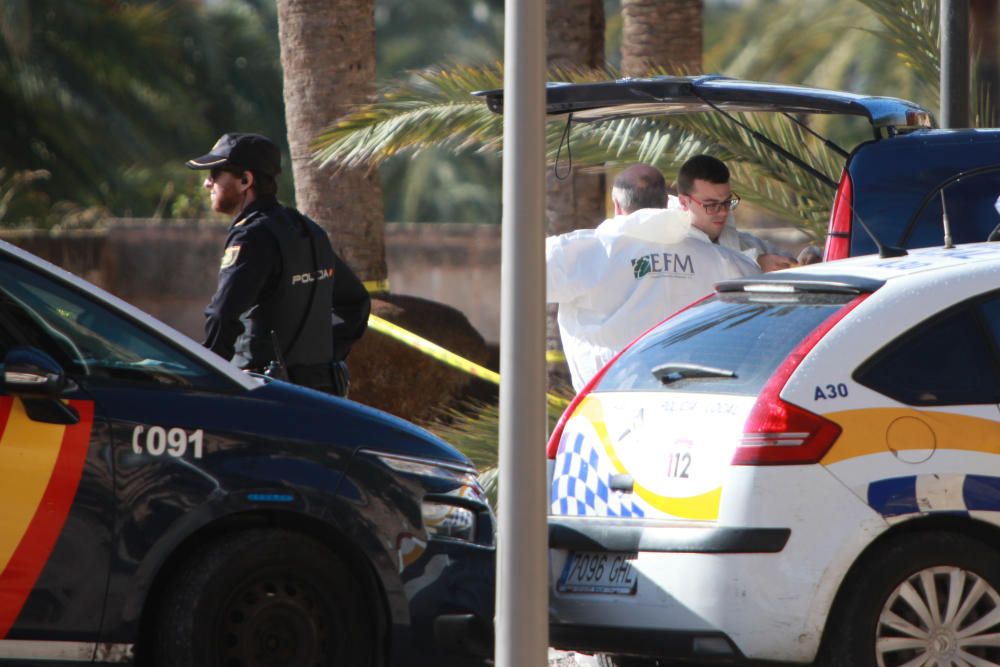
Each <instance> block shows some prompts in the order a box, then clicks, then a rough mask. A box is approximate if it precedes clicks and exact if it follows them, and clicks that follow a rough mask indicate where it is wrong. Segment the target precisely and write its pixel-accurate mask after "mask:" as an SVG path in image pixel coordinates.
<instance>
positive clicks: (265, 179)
mask: <svg viewBox="0 0 1000 667" xmlns="http://www.w3.org/2000/svg"><path fill="white" fill-rule="evenodd" d="M250 173H252V174H253V190H254V194H255V195H256V196H257V197H277V196H278V181H277V180H275V178H274V176H272V175H271V174H265V173H262V172H257V171H251V172H250Z"/></svg>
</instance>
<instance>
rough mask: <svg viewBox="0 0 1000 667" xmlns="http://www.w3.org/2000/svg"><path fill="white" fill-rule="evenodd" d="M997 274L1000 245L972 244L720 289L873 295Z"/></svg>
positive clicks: (851, 261)
mask: <svg viewBox="0 0 1000 667" xmlns="http://www.w3.org/2000/svg"><path fill="white" fill-rule="evenodd" d="M994 270H1000V243H996V242H994V243H985V242H984V243H969V244H964V245H958V246H955V247H953V248H944V247H933V248H918V249H914V250H910V251H909V254H907V255H904V256H902V257H879V256H878V255H865V256H862V257H850V258H848V259H841V260H836V261H831V262H821V263H819V264H810V265H808V266H800V267H796V268H792V269H785V270H784V271H775V272H773V273H768V274H764V275H761V276H757V277H754V278H745V279H742V280H733V281H727V282H724V283H719V284H718V285H716V289H717V290H719V291H743V290H744V289H747V290H752V291H756V290H757V289H762V290H765V289H768V288H771V289H778V285H782V284H785V285H800V286H803V287H806V288H809V289H815V290H817V291H823V290H824V288H827V287H829V288H837V289H842V290H843V291H855V292H871V291H874V290H876V289H878V288H879V287H881V286H882V285H884V284H885V283H886V282H888V281H893V280H899V279H902V278H906V277H916V276H918V275H923V274H926V273H930V272H941V273H942V274H954V273H960V274H964V273H978V272H988V271H994ZM942 277H943V276H942Z"/></svg>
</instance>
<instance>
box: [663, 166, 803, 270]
mask: <svg viewBox="0 0 1000 667" xmlns="http://www.w3.org/2000/svg"><path fill="white" fill-rule="evenodd" d="M677 192H678V197H677V200H679V201H677V200H674V198H673V197H671V201H670V204H669V206H668V208H676V206H677V204H679V205H680V208H681V209H683V210H685V211H690V212H691V225H692V226H693V227H695V228H696V229H698V230H700V231H702V232H704V234H705V235H706V236H707V237H708V240H710V241H711V242H712V243H717V244H719V245H721V246H724V247H726V248H731V249H733V250H738V251H740V252H742V253H744V254H745V255H747V256H748V257H750V258H751V259H753V260H755V261H756V262H757V263H758V264H759V265H760V268H761V270H763V271H777V270H778V269H787V268H788V267H791V266H795V265H796V262H795V260H793V259H791V258H789V257H786V256H784V255H783V254H781V252H780V251H779V250H778V249H777V248H776V247H775V246H773V245H772V244H770V243H768V242H767V241H765V240H764V239H759V238H757V237H756V236H754V235H753V234H750V233H748V232H741V231H738V230H737V229H736V227H735V225H734V224H733V221H732V215H731V213H732V210H733V209H735V208H736V207H737V206H738V205H739V203H740V196H739V195H737V194H734V193H733V189H732V187H730V185H729V168H728V167H726V165H725V164H724V163H723V162H722V161H721V160H718V159H716V158H714V157H712V156H710V155H696V156H695V157H693V158H691V159H690V160H688V161H687V162H685V163H684V164H683V165H681V168H680V171H678V172H677Z"/></svg>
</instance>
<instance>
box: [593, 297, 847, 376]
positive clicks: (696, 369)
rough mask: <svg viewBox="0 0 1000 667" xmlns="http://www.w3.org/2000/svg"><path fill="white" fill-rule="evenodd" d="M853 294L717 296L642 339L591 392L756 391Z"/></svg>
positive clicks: (619, 359) (665, 323)
mask: <svg viewBox="0 0 1000 667" xmlns="http://www.w3.org/2000/svg"><path fill="white" fill-rule="evenodd" d="M852 298H854V296H853V295H851V294H826V293H801V294H751V293H744V292H740V293H724V294H718V295H716V296H713V297H712V298H710V299H707V300H706V301H703V302H702V303H699V304H698V305H696V306H694V307H692V308H690V309H688V310H686V311H684V312H682V313H680V314H679V315H677V316H675V317H673V318H672V319H669V320H667V321H666V322H664V323H663V324H661V325H659V326H658V327H657V328H656V329H654V330H653V331H651V332H650V333H648V334H647V335H646V336H644V337H643V338H642V339H641V340H640V341H638V342H637V343H636V344H635V345H633V346H632V347H631V348H629V349H628V350H627V351H626V352H625V353H624V354H622V356H621V357H619V358H618V360H617V362H615V364H614V365H613V366H612V367H611V368H609V369H608V371H607V373H605V375H604V377H603V378H602V379H601V382H600V383H599V385H598V386H597V388H596V390H597V391H603V392H609V391H666V392H670V391H682V392H686V393H691V392H695V393H713V394H741V395H756V394H758V393H759V392H760V390H761V388H762V387H763V386H764V384H765V383H766V382H767V380H768V378H770V376H771V374H772V373H773V372H774V370H775V369H776V368H777V367H778V365H779V364H780V363H781V362H782V361H783V360H784V359H785V357H786V356H788V354H789V353H790V352H791V351H792V350H793V349H794V348H795V346H796V345H797V344H798V343H800V342H801V341H802V339H803V338H805V337H806V336H807V335H809V333H810V332H811V331H812V330H813V329H815V328H816V327H817V326H819V324H820V323H821V322H823V321H824V320H825V319H826V318H827V317H829V316H830V315H832V314H833V313H834V312H835V311H836V310H837V309H838V308H840V307H841V306H843V305H844V304H846V303H848V302H849V301H850V300H851V299H852Z"/></svg>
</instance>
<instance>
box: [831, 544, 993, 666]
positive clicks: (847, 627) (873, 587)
mask: <svg viewBox="0 0 1000 667" xmlns="http://www.w3.org/2000/svg"><path fill="white" fill-rule="evenodd" d="M846 585H847V586H849V587H850V588H848V589H845V591H844V592H845V594H846V596H847V597H846V598H845V599H844V601H843V603H842V604H838V606H837V610H836V611H835V613H836V614H837V616H836V617H835V618H833V619H831V625H830V627H829V629H828V631H827V636H825V637H824V641H823V650H822V656H821V659H820V662H819V664H821V665H824V666H827V667H834V666H836V667H843V666H844V665H851V666H852V667H900V666H901V665H905V664H907V663H908V662H910V661H911V660H915V659H916V658H918V657H920V656H925V657H927V658H932V657H937V658H939V659H940V660H941V662H940V663H936V662H934V660H933V659H930V660H929V661H928V662H927V663H926V664H928V665H934V664H949V665H950V664H956V665H961V664H976V665H992V664H997V665H1000V642H996V641H993V640H992V639H990V638H988V637H986V635H996V634H997V633H1000V618H998V619H997V621H995V622H990V621H984V623H986V626H985V627H982V628H977V629H975V630H974V631H973V632H972V633H971V636H959V633H961V632H962V631H963V630H966V631H967V630H968V629H970V628H971V627H972V625H973V623H975V622H976V621H977V620H980V621H981V619H983V618H985V617H986V615H987V614H990V613H997V615H998V616H1000V553H998V552H997V551H996V550H995V549H992V548H990V547H988V546H986V545H985V544H983V543H982V542H979V541H978V540H974V539H971V538H968V537H965V536H963V535H958V534H952V533H923V534H911V535H903V536H900V537H899V538H897V539H895V540H894V541H893V542H892V543H891V544H889V545H887V546H886V547H885V548H883V549H881V550H880V551H879V552H878V553H877V554H876V555H875V557H873V558H868V559H866V561H865V563H864V564H863V565H862V567H861V569H860V570H859V571H857V572H856V573H855V574H854V575H853V577H852V580H851V581H848V582H846ZM920 601H923V602H920ZM935 601H936V604H935ZM965 605H968V609H966V607H965ZM921 607H922V609H921ZM935 608H936V609H935ZM963 611H964V613H960V612H963ZM897 619H898V620H897ZM976 643H985V644H987V645H982V646H977V645H975V644H976ZM989 644H992V645H989ZM961 651H966V652H968V653H970V654H971V655H973V656H975V657H976V658H978V659H979V660H984V661H986V662H976V661H975V660H972V661H971V662H959V661H958V660H957V659H956V661H955V662H954V663H952V662H949V659H950V658H951V657H958V656H961V653H960V652H961ZM915 664H923V663H921V662H920V661H919V660H918V661H917V662H916V663H915Z"/></svg>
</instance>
